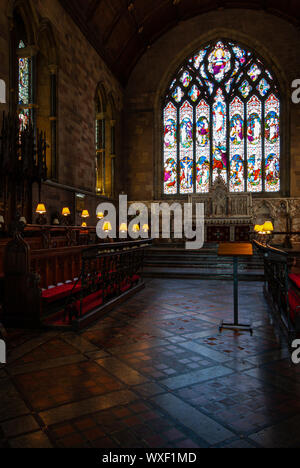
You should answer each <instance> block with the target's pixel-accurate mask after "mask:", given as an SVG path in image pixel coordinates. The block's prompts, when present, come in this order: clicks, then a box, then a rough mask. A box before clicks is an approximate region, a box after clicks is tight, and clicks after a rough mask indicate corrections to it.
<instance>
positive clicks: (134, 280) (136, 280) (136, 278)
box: [131, 275, 141, 283]
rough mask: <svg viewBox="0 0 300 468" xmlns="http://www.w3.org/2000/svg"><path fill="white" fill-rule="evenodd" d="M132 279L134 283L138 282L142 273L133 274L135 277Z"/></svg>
mask: <svg viewBox="0 0 300 468" xmlns="http://www.w3.org/2000/svg"><path fill="white" fill-rule="evenodd" d="M131 279H132V281H133V282H134V283H137V282H138V281H139V280H140V279H141V277H140V275H133V277H132V278H131Z"/></svg>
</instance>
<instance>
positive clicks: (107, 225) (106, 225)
mask: <svg viewBox="0 0 300 468" xmlns="http://www.w3.org/2000/svg"><path fill="white" fill-rule="evenodd" d="M103 231H104V232H110V231H112V227H111V223H110V222H109V221H107V222H106V223H104V225H103Z"/></svg>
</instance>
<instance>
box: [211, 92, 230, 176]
mask: <svg viewBox="0 0 300 468" xmlns="http://www.w3.org/2000/svg"><path fill="white" fill-rule="evenodd" d="M218 176H221V177H222V178H223V179H224V181H225V182H227V110H226V103H225V98H224V95H223V93H222V90H221V89H220V88H219V89H218V91H217V95H216V97H215V102H214V104H213V180H214V181H215V179H216V178H217V177H218Z"/></svg>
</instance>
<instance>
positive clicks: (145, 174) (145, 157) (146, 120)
mask: <svg viewBox="0 0 300 468" xmlns="http://www.w3.org/2000/svg"><path fill="white" fill-rule="evenodd" d="M220 37H225V38H231V39H233V40H236V41H240V42H241V43H244V44H245V45H248V46H249V47H250V48H252V49H254V50H255V51H256V52H257V53H258V54H260V55H261V56H262V57H263V58H264V59H265V60H266V62H267V63H268V64H269V65H270V67H271V68H272V70H273V72H275V74H276V75H277V78H278V80H279V82H280V86H281V92H282V103H283V106H282V111H283V122H282V133H283V139H284V143H283V154H282V157H283V160H282V171H283V173H284V174H285V175H286V179H287V182H288V183H287V185H288V186H289V185H290V187H286V188H287V189H288V188H290V194H291V196H299V195H300V158H299V157H298V153H299V151H300V143H299V126H300V104H299V105H294V104H292V102H291V83H292V81H293V80H294V79H296V78H300V57H299V53H298V51H299V50H300V35H299V31H298V30H297V29H296V28H295V27H294V26H293V25H291V24H290V23H288V22H287V21H285V20H284V19H281V18H279V17H277V16H274V15H272V14H270V13H267V12H264V11H262V10H261V11H255V10H244V9H243V10H239V9H232V10H230V9H224V10H221V9H220V10H218V11H213V12H209V13H207V14H204V15H201V16H198V17H195V18H193V19H190V20H187V21H183V22H180V23H179V24H178V25H177V26H176V27H174V29H172V30H171V31H169V32H168V33H166V34H165V35H164V36H162V37H161V38H160V39H159V40H158V41H157V42H156V43H155V44H154V45H152V46H151V47H150V48H148V50H147V52H146V53H145V54H144V55H143V56H142V57H141V59H140V60H139V62H138V63H137V65H136V67H135V69H134V71H133V73H132V74H131V77H130V80H129V82H128V85H127V88H126V90H125V107H126V129H127V130H126V132H125V135H126V141H125V160H126V161H127V168H128V174H127V181H128V190H127V191H128V194H129V198H130V199H133V200H139V199H153V198H159V197H160V196H161V191H160V186H159V185H160V184H159V181H160V179H161V177H162V174H161V152H162V148H161V145H162V139H161V112H162V107H161V102H162V101H161V100H162V97H163V96H164V94H165V90H166V87H167V85H168V83H169V82H170V80H171V78H172V76H173V74H174V73H175V71H176V69H177V68H178V67H179V66H180V64H181V63H182V62H183V61H184V59H185V58H186V57H188V56H189V55H190V54H191V53H192V52H193V51H194V50H196V49H197V48H198V47H200V46H201V45H202V44H203V43H206V42H207V41H209V40H214V39H217V38H220ZM289 179H290V184H289ZM285 195H288V190H287V191H286V193H285Z"/></svg>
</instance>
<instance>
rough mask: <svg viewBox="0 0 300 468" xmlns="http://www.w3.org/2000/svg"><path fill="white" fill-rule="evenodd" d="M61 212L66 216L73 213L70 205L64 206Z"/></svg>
mask: <svg viewBox="0 0 300 468" xmlns="http://www.w3.org/2000/svg"><path fill="white" fill-rule="evenodd" d="M61 214H62V215H63V216H65V217H67V216H70V214H71V212H70V209H69V208H68V207H66V208H63V209H62V212H61Z"/></svg>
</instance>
